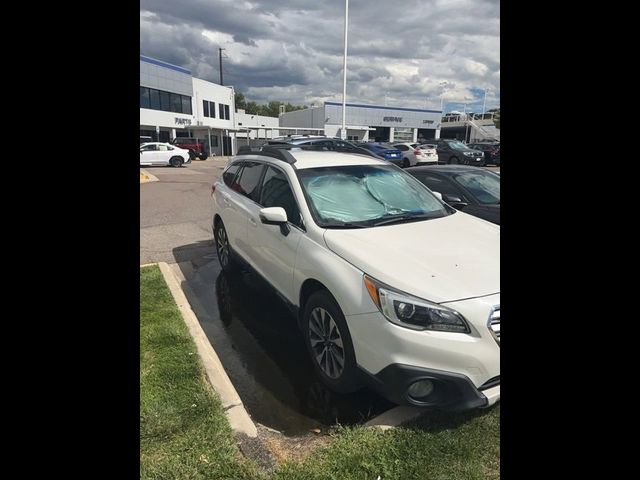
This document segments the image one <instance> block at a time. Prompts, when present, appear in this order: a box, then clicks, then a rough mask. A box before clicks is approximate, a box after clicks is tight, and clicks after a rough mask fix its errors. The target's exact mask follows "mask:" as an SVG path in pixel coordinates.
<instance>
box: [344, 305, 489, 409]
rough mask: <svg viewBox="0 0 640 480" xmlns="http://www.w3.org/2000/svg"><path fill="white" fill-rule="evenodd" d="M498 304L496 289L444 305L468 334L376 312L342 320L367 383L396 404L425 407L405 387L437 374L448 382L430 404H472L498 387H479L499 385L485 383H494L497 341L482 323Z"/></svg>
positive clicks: (480, 402) (479, 403) (481, 403)
mask: <svg viewBox="0 0 640 480" xmlns="http://www.w3.org/2000/svg"><path fill="white" fill-rule="evenodd" d="M499 304H500V294H494V295H487V296H485V297H479V298H473V299H468V300H461V301H456V302H449V303H447V304H446V305H447V306H448V307H450V308H453V309H454V310H456V311H457V312H459V313H460V314H462V315H463V316H464V317H465V318H466V319H467V321H468V323H469V324H470V326H471V329H472V332H471V334H461V333H453V332H439V331H429V330H425V331H416V330H410V329H407V328H404V327H401V326H398V325H395V324H393V323H391V322H389V321H388V320H387V319H386V318H385V317H384V316H383V315H382V314H381V313H380V312H378V311H376V312H372V313H364V314H358V315H347V316H346V317H345V319H346V321H347V325H348V326H349V331H350V333H351V338H352V341H353V348H354V350H355V356H356V362H357V364H358V366H359V367H360V369H361V370H363V372H364V373H365V374H366V376H367V377H368V378H369V380H371V377H373V379H374V380H371V382H370V384H371V386H372V387H373V388H375V389H377V390H378V391H380V392H381V393H382V394H383V395H384V396H385V397H387V398H389V399H390V400H391V401H393V402H396V403H399V404H412V405H423V406H426V404H419V403H416V402H412V401H411V400H410V399H408V398H407V395H406V389H407V388H408V385H410V384H411V383H412V382H413V381H415V380H416V379H419V377H420V375H439V376H440V377H437V378H440V379H439V380H438V381H439V382H441V383H443V384H444V383H446V384H450V387H447V389H446V392H444V393H443V397H442V398H439V399H436V400H437V402H435V404H433V405H432V406H435V405H436V404H437V405H439V406H451V405H455V404H456V403H459V404H460V405H461V406H462V408H473V407H474V406H488V405H491V404H493V403H495V402H496V401H497V400H499V398H500V390H499V388H498V389H497V391H496V390H491V392H489V391H488V390H487V393H485V392H484V391H483V387H484V386H487V387H488V388H491V389H494V388H495V387H496V386H498V387H499V383H498V385H495V384H491V383H488V382H490V381H495V379H496V378H497V379H498V382H499V377H500V346H499V345H498V343H497V342H496V340H495V339H494V337H493V335H492V333H491V331H490V330H489V327H488V325H487V322H488V320H489V316H490V315H491V312H492V309H493V307H494V306H496V305H499ZM393 365H400V366H402V367H393ZM391 367H393V369H392V370H388V369H389V368H391ZM389 371H391V372H392V373H391V374H390V373H388V372H389ZM425 372H426V373H425ZM396 376H397V378H396ZM445 377H446V378H445ZM437 378H436V379H437ZM434 383H435V382H434ZM445 393H446V395H445ZM434 398H435V397H434ZM455 398H458V400H457V401H456V400H455Z"/></svg>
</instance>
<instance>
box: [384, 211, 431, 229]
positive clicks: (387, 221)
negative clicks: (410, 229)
mask: <svg viewBox="0 0 640 480" xmlns="http://www.w3.org/2000/svg"><path fill="white" fill-rule="evenodd" d="M438 217H440V215H434V214H432V213H421V214H413V215H411V214H406V213H405V214H400V215H392V216H387V217H383V218H382V219H381V220H379V221H377V222H374V224H373V226H374V227H377V226H379V225H391V224H392V223H404V222H411V221H413V220H428V219H432V218H438Z"/></svg>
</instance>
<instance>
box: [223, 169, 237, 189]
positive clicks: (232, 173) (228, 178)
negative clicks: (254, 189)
mask: <svg viewBox="0 0 640 480" xmlns="http://www.w3.org/2000/svg"><path fill="white" fill-rule="evenodd" d="M239 169H240V164H239V163H236V164H234V165H231V166H230V167H229V168H227V169H226V170H225V172H224V173H223V174H222V181H223V182H224V184H225V185H226V186H227V187H229V188H231V187H232V185H233V179H234V178H236V173H238V170H239Z"/></svg>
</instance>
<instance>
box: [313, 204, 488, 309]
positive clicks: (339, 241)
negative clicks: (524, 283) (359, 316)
mask: <svg viewBox="0 0 640 480" xmlns="http://www.w3.org/2000/svg"><path fill="white" fill-rule="evenodd" d="M324 240H325V243H326V245H327V247H328V248H329V249H330V250H332V251H333V252H334V253H336V254H337V255H339V256H340V257H342V258H344V259H345V260H346V261H348V262H349V263H351V264H352V265H354V266H355V267H357V268H358V269H360V270H362V271H363V272H365V273H366V274H368V275H370V276H372V277H373V278H375V279H377V280H379V281H381V282H383V283H386V284H388V285H389V286H391V287H394V288H397V289H399V290H402V291H404V292H407V293H410V294H412V295H415V296H417V297H420V298H423V299H425V300H430V301H432V302H436V303H441V302H451V301H454V300H460V299H466V298H473V297H480V296H485V295H490V294H494V293H498V292H500V227H499V226H497V225H493V224H491V223H489V222H486V221H484V220H481V219H479V218H476V217H472V216H471V215H467V214H465V213H463V212H457V213H454V214H452V215H449V216H447V217H442V218H436V219H432V220H425V221H419V222H411V223H403V224H396V225H383V226H379V227H373V228H363V229H327V230H326V231H325V233H324Z"/></svg>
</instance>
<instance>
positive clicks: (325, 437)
mask: <svg viewBox="0 0 640 480" xmlns="http://www.w3.org/2000/svg"><path fill="white" fill-rule="evenodd" d="M256 428H257V429H258V437H257V438H249V437H247V436H245V435H239V436H237V439H238V446H239V447H240V451H241V452H242V454H243V455H244V456H245V457H247V458H249V459H251V460H253V461H254V462H256V463H257V464H258V465H259V466H260V467H261V468H262V470H263V471H265V473H267V474H269V473H272V472H274V471H275V469H276V468H278V466H280V465H281V464H282V463H284V462H287V461H295V462H299V461H302V460H304V459H305V458H307V457H308V456H309V455H310V454H311V453H313V452H314V451H315V450H317V449H318V448H320V447H323V446H325V445H327V444H328V443H329V442H330V441H331V436H332V435H333V429H332V428H329V429H326V430H320V429H316V430H313V431H310V432H309V433H308V434H305V435H298V436H295V437H287V436H285V435H283V434H282V433H280V432H278V431H276V430H273V429H271V428H267V427H265V426H264V425H260V424H259V423H257V424H256Z"/></svg>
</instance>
